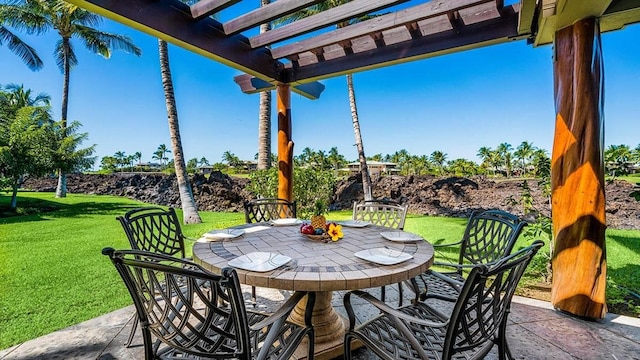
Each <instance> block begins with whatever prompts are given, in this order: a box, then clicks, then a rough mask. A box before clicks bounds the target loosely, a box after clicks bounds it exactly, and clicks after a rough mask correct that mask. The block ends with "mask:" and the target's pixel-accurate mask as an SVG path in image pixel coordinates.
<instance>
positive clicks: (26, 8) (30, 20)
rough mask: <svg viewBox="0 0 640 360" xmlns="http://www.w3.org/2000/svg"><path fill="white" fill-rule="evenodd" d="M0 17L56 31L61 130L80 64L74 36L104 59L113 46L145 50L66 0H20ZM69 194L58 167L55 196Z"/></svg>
mask: <svg viewBox="0 0 640 360" xmlns="http://www.w3.org/2000/svg"><path fill="white" fill-rule="evenodd" d="M0 19H4V22H5V23H6V24H9V25H10V26H13V27H15V28H17V29H23V30H26V31H27V33H36V34H41V33H45V32H47V31H48V30H51V29H53V30H55V31H56V32H57V33H58V34H59V35H60V38H61V39H60V40H59V41H58V42H57V43H56V45H55V49H54V54H53V55H54V58H55V59H56V63H57V65H58V67H59V68H60V71H62V74H63V84H62V110H61V112H60V116H61V118H62V119H61V124H62V129H63V131H64V129H65V128H66V126H67V110H68V105H69V77H70V72H71V69H72V68H73V67H74V66H76V65H77V64H78V58H77V56H76V53H75V51H74V50H73V46H72V44H71V39H72V38H76V39H80V40H81V41H82V43H83V44H84V46H85V47H86V48H87V49H88V50H89V51H91V52H93V53H96V54H99V55H102V56H103V57H105V58H107V59H108V58H109V57H110V56H111V49H116V50H123V51H125V52H128V53H133V54H135V55H140V54H141V53H142V52H141V51H140V49H139V48H138V47H137V46H135V45H134V44H133V42H132V41H131V40H130V39H129V38H128V37H126V36H122V35H117V34H111V33H106V32H103V31H100V30H98V29H95V28H93V27H92V26H96V25H99V24H100V23H101V22H102V18H101V17H100V16H98V15H96V14H93V13H91V12H89V11H87V10H85V9H82V8H79V7H77V6H76V5H72V4H70V3H67V2H65V1H63V0H20V1H17V2H15V3H13V4H10V5H3V6H2V7H0ZM65 196H67V186H66V174H65V173H64V171H62V169H58V186H57V188H56V197H65Z"/></svg>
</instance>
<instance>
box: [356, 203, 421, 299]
mask: <svg viewBox="0 0 640 360" xmlns="http://www.w3.org/2000/svg"><path fill="white" fill-rule="evenodd" d="M408 207H409V206H408V205H402V204H400V203H398V202H396V201H393V200H389V199H386V198H385V199H378V200H365V201H361V202H354V203H353V214H352V218H353V220H360V221H367V222H370V223H372V224H373V225H379V226H384V227H388V228H393V229H398V230H403V229H404V222H405V219H406V218H407V208H408ZM398 292H399V303H400V305H402V296H403V291H402V283H398ZM385 298H386V287H385V286H382V287H380V299H381V300H382V301H385Z"/></svg>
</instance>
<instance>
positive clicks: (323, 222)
mask: <svg viewBox="0 0 640 360" xmlns="http://www.w3.org/2000/svg"><path fill="white" fill-rule="evenodd" d="M324 212H325V208H324V202H322V200H318V201H316V204H315V211H314V212H313V214H314V215H313V216H312V217H311V226H313V229H314V230H317V229H321V230H322V231H323V232H324V230H325V227H326V226H327V218H325V217H324Z"/></svg>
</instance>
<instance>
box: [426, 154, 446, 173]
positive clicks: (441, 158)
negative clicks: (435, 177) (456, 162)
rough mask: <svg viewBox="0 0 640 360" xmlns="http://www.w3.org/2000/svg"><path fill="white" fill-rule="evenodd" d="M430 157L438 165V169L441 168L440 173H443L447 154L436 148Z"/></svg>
mask: <svg viewBox="0 0 640 360" xmlns="http://www.w3.org/2000/svg"><path fill="white" fill-rule="evenodd" d="M429 159H430V160H431V162H432V163H434V164H436V165H437V166H438V169H439V170H440V175H442V174H443V173H444V163H445V161H447V154H445V153H443V152H442V151H439V150H436V151H434V152H432V153H431V156H430V157H429Z"/></svg>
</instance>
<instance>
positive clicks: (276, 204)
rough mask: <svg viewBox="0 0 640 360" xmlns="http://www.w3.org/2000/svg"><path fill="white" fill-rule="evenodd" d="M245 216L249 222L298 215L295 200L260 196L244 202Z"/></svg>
mask: <svg viewBox="0 0 640 360" xmlns="http://www.w3.org/2000/svg"><path fill="white" fill-rule="evenodd" d="M244 217H245V220H246V223H247V224H252V223H258V222H265V221H270V220H275V219H282V218H295V217H297V209H296V202H295V201H288V200H286V199H279V198H260V199H253V200H250V201H245V202H244Z"/></svg>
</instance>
